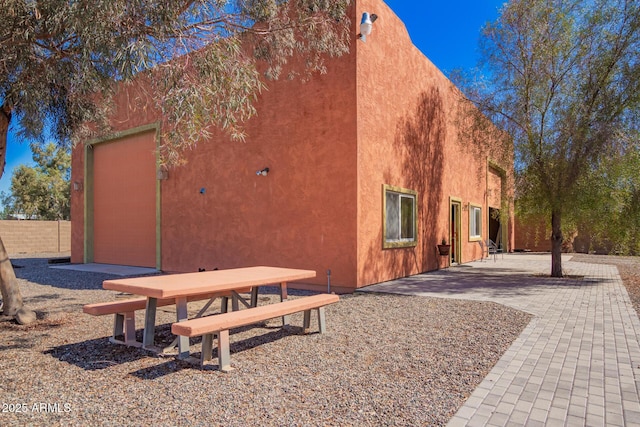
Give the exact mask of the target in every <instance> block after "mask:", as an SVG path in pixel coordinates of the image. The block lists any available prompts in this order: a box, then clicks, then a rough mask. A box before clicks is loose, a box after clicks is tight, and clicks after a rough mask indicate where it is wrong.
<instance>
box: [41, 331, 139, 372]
mask: <svg viewBox="0 0 640 427" xmlns="http://www.w3.org/2000/svg"><path fill="white" fill-rule="evenodd" d="M44 354H47V355H49V356H51V357H53V358H56V359H58V360H60V361H61V362H66V363H69V364H71V365H75V366H77V367H79V368H82V369H84V370H87V371H97V370H101V369H105V368H108V367H110V366H113V365H121V364H125V363H131V362H135V361H137V360H140V359H143V358H146V357H149V355H150V353H149V352H148V351H146V350H143V349H140V348H136V347H127V346H125V345H119V344H114V343H112V342H110V341H109V338H106V337H105V338H97V339H93V340H88V341H82V342H79V343H73V344H65V345H61V346H57V347H53V348H51V349H49V350H47V351H45V352H44Z"/></svg>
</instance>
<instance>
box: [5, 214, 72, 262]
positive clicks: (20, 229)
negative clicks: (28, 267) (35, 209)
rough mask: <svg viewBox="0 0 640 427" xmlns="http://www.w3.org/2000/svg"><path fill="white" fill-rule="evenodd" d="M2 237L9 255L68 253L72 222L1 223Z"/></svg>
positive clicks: (29, 221) (27, 221)
mask: <svg viewBox="0 0 640 427" xmlns="http://www.w3.org/2000/svg"><path fill="white" fill-rule="evenodd" d="M0 237H2V242H3V243H4V246H5V248H6V250H7V252H8V253H9V255H14V254H32V253H42V252H68V251H70V250H71V222H70V221H31V220H25V221H0Z"/></svg>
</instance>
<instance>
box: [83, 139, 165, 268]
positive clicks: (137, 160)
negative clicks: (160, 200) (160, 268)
mask: <svg viewBox="0 0 640 427" xmlns="http://www.w3.org/2000/svg"><path fill="white" fill-rule="evenodd" d="M155 148H156V144H155V131H152V132H144V133H139V134H135V135H132V136H127V137H126V138H122V139H118V140H115V141H110V142H103V143H99V144H96V145H94V147H93V258H94V262H98V263H105V264H121V265H132V266H140V267H156V160H155V154H154V150H155Z"/></svg>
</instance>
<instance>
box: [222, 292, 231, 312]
mask: <svg viewBox="0 0 640 427" xmlns="http://www.w3.org/2000/svg"><path fill="white" fill-rule="evenodd" d="M227 311H229V297H226V296H225V297H222V302H221V303H220V313H226V312H227Z"/></svg>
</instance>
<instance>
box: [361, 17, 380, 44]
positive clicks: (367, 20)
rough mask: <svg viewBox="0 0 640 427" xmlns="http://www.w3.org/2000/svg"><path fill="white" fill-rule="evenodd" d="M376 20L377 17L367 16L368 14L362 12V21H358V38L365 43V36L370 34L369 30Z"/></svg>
mask: <svg viewBox="0 0 640 427" xmlns="http://www.w3.org/2000/svg"><path fill="white" fill-rule="evenodd" d="M376 19H378V15H376V14H375V13H372V14H371V15H369V12H364V13H363V14H362V20H361V21H360V34H358V38H359V39H360V40H362V41H363V42H365V43H366V41H367V36H368V35H369V34H371V29H372V28H373V23H374V22H376Z"/></svg>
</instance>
